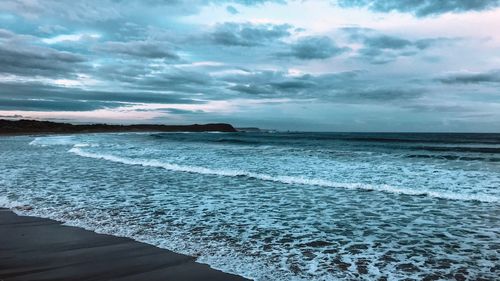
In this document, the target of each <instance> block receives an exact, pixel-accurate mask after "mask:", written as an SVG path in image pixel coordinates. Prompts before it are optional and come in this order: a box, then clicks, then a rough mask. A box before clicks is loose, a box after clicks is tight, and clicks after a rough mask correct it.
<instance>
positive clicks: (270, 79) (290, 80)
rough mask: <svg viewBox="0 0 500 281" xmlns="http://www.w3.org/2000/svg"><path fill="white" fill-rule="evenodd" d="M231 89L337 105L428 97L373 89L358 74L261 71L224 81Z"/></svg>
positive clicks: (408, 91) (407, 90) (387, 88)
mask: <svg viewBox="0 0 500 281" xmlns="http://www.w3.org/2000/svg"><path fill="white" fill-rule="evenodd" d="M224 79H225V81H227V82H228V83H230V84H232V85H231V86H229V89H230V90H232V91H236V92H239V93H242V94H250V95H253V96H255V95H257V96H264V97H289V98H299V99H300V98H302V99H310V98H313V99H314V98H320V99H322V100H328V101H332V102H337V103H353V104H356V103H385V102H409V101H411V100H414V99H417V98H419V97H420V96H422V95H423V94H424V93H425V90H424V89H417V88H408V87H406V88H403V87H398V86H385V87H382V86H379V87H375V86H371V83H370V82H369V81H367V80H364V79H362V78H360V77H359V73H358V72H340V73H328V74H322V75H310V74H305V75H300V76H290V75H288V74H286V73H284V72H280V71H261V72H254V73H252V74H246V75H233V76H227V77H225V78H224Z"/></svg>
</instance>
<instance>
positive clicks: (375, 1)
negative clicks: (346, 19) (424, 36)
mask: <svg viewBox="0 0 500 281" xmlns="http://www.w3.org/2000/svg"><path fill="white" fill-rule="evenodd" d="M337 3H338V5H340V6H341V7H367V8H368V9H370V10H373V11H377V12H392V11H397V12H402V13H411V14H414V15H416V16H417V17H425V16H431V15H439V14H443V13H462V12H469V11H482V10H488V9H493V8H496V7H499V6H500V0H337Z"/></svg>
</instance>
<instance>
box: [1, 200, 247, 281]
mask: <svg viewBox="0 0 500 281" xmlns="http://www.w3.org/2000/svg"><path fill="white" fill-rule="evenodd" d="M0 280H3V281H9V280H26V281H28V280H30V281H36V280H52V281H57V280H94V281H97V280H120V281H125V280H148V281H154V280H163V281H165V280H175V281H182V280H207V281H211V280H214V281H215V280H235V281H236V280H241V281H243V280H247V279H245V278H242V277H240V276H237V275H232V274H227V273H223V272H221V271H218V270H215V269H212V268H210V267H209V266H208V265H204V264H199V263H196V262H195V258H193V257H190V256H186V255H181V254H177V253H174V252H171V251H168V250H164V249H160V248H157V247H154V246H151V245H148V244H144V243H140V242H136V241H134V240H132V239H129V238H122V237H115V236H111V235H104V234H97V233H94V232H91V231H87V230H84V229H81V228H77V227H71V226H64V225H61V223H60V222H57V221H54V220H50V219H43V218H35V217H26V216H18V215H16V214H15V213H13V212H12V211H10V210H8V209H0Z"/></svg>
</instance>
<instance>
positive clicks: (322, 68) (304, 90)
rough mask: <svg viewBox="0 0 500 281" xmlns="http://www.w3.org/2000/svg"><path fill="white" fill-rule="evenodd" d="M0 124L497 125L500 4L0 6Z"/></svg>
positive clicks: (108, 0) (252, 0)
mask: <svg viewBox="0 0 500 281" xmlns="http://www.w3.org/2000/svg"><path fill="white" fill-rule="evenodd" d="M0 118H29V119H43V120H54V121H65V122H74V123H81V122H83V123H87V122H107V123H164V124H191V123H213V122H227V123H231V124H233V125H235V126H237V127H250V126H251V127H260V128H268V129H278V130H298V131H367V132H369V131H411V132H500V0H440V1H437V0H351V1H349V0H290V1H286V0H186V1H181V0H141V1H140V0H127V1H126V0H82V1H65V0H2V1H0Z"/></svg>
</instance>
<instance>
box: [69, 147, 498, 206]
mask: <svg viewBox="0 0 500 281" xmlns="http://www.w3.org/2000/svg"><path fill="white" fill-rule="evenodd" d="M68 152H71V153H74V154H76V155H78V156H82V157H87V158H94V159H103V160H107V161H111V162H116V163H121V164H127V165H138V166H144V167H156V168H163V169H166V170H169V171H175V172H186V173H196V174H202V175H214V176H226V177H247V178H253V179H258V180H263V181H272V182H279V183H284V184H299V185H312V186H322V187H332V188H344V189H350V190H367V191H380V192H386V193H393V194H403V195H411V196H429V197H434V198H440V199H449V200H461V201H479V202H499V201H500V198H498V197H496V196H491V195H487V194H457V193H451V192H441V191H431V190H414V189H410V188H404V187H395V186H391V185H386V184H382V185H372V184H364V183H341V182H334V181H330V180H324V179H309V178H304V177H295V176H273V175H267V174H260V173H254V172H249V171H243V170H226V169H224V170H223V169H211V168H206V167H199V166H187V165H178V164H173V163H165V162H161V161H158V160H145V159H132V158H126V157H121V156H115V155H110V154H98V153H92V152H87V151H83V150H81V149H80V148H79V147H77V146H74V147H73V148H71V149H70V150H69V151H68Z"/></svg>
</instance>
